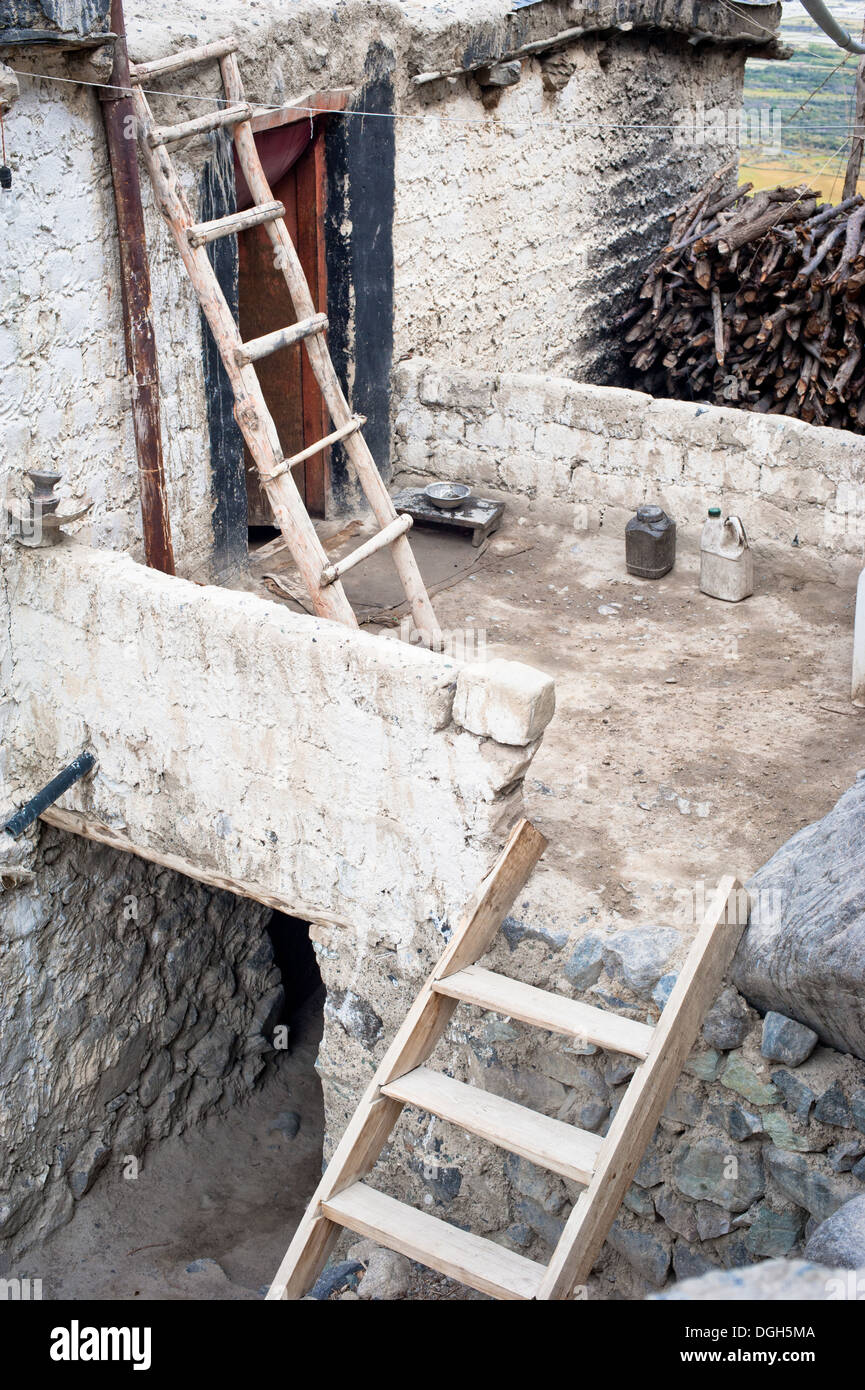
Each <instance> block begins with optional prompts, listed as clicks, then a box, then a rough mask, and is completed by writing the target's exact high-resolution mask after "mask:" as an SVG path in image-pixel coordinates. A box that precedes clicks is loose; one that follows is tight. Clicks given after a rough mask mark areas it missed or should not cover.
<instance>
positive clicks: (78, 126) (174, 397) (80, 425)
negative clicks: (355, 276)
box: [0, 76, 212, 572]
mask: <svg viewBox="0 0 865 1390" xmlns="http://www.w3.org/2000/svg"><path fill="white" fill-rule="evenodd" d="M20 84H21V96H20V98H19V99H18V101H17V102H16V103H15V105H14V106H13V107H12V109H11V111H10V112H9V113H8V114H7V116H6V118H5V125H6V141H7V147H8V150H9V162H10V165H11V167H12V170H13V185H12V189H11V190H10V192H9V195H8V196H6V197H4V200H3V203H2V207H0V220H2V221H0V225H2V230H3V245H4V266H5V269H4V274H3V291H2V298H0V372H2V389H0V423H2V429H0V492H2V491H3V490H4V488H5V490H6V491H8V493H10V494H11V495H13V496H19V497H20V496H23V495H24V493H25V490H26V489H25V482H24V474H25V472H26V470H27V469H29V468H41V469H49V470H56V471H57V472H60V473H62V475H63V481H62V483H61V484H60V485H59V486H58V489H57V491H58V495H59V496H61V497H62V498H64V499H71V500H74V501H75V502H79V501H81V500H82V499H84V498H90V499H92V501H93V509H92V511H91V513H90V514H89V515H88V516H87V517H85V518H84V519H83V520H82V521H81V522H79V523H78V524H77V527H76V528H75V529H76V530H77V532H78V534H79V535H80V536H81V537H82V538H84V539H87V540H88V541H89V542H90V543H92V544H94V545H97V546H100V547H106V548H111V549H115V550H126V551H129V552H131V553H133V554H135V555H137V556H139V555H141V554H143V551H142V544H141V514H140V505H139V492H138V471H137V465H136V459H135V441H134V437H133V432H132V415H131V411H130V405H129V400H130V395H129V386H128V380H127V375H126V359H125V352H124V344H123V319H122V308H121V294H120V278H119V262H118V256H117V224H116V217H115V210H114V195H113V192H112V186H111V177H110V171H109V168H108V155H107V151H106V147H105V136H104V132H103V127H102V118H101V115H100V112H99V103H98V101H97V98H96V96H95V94H94V92H93V90H92V89H90V88H86V87H76V86H74V85H64V84H60V83H57V82H47V81H45V82H42V81H37V80H34V79H32V78H30V77H24V76H22V77H21V79H20ZM146 192H147V190H145V193H146ZM146 201H147V203H148V218H147V222H148V227H147V230H148V243H149V247H150V256H151V267H152V285H153V303H154V311H155V321H156V334H157V346H158V350H159V367H160V378H161V386H162V435H163V445H164V451H165V469H166V477H167V483H168V502H169V508H170V513H171V524H172V531H173V534H174V542H175V553H176V556H177V560H178V566H179V568H181V569H182V570H184V571H186V572H189V571H190V570H193V569H195V568H196V567H197V566H198V565H199V564H201V563H202V562H203V561H204V560H206V558H207V555H208V551H209V547H210V545H211V543H212V534H211V526H210V512H211V507H212V503H211V499H210V444H209V438H208V432H207V423H206V410H205V401H204V387H203V379H202V367H201V334H200V328H199V319H198V306H197V304H196V302H195V299H194V297H193V296H192V294H191V292H190V290H189V288H188V286H187V285H186V284H185V282H184V280H183V278H182V275H181V271H180V267H179V263H178V260H177V257H176V255H174V254H173V253H171V252H170V251H169V248H168V243H167V240H166V237H165V233H164V231H163V229H162V226H161V218H160V217H159V216H158V215H157V214H156V213H155V211H154V210H153V208H152V206H151V203H152V200H151V199H150V198H147V200H146ZM68 509H69V510H72V508H71V507H69V508H68Z"/></svg>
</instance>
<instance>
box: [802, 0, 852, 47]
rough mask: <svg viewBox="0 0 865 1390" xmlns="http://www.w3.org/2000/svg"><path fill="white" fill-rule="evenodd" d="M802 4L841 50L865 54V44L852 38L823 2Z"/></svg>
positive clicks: (807, 1)
mask: <svg viewBox="0 0 865 1390" xmlns="http://www.w3.org/2000/svg"><path fill="white" fill-rule="evenodd" d="M802 4H803V6H804V8H805V9H806V10H807V11H808V13H809V15H810V16H811V18H812V19H813V20H814V23H815V24H819V25H820V28H821V29H822V30H823V33H824V34H828V35H829V38H830V39H832V40H833V42H834V43H837V45H838V47H839V48H846V49H847V51H848V53H865V44H862V43H859V41H858V40H857V39H854V38H852V37H851V35H850V33H849V31H848V30H847V29H845V28H844V26H843V25H842V24H839V23H838V21H837V19H833V17H832V15H831V13H830V12H829V10H828V9H827V8H826V6H825V5H824V4H823V0H802Z"/></svg>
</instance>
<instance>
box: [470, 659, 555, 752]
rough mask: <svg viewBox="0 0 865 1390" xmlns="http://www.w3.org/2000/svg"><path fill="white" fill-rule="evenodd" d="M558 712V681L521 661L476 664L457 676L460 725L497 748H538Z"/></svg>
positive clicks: (501, 660) (496, 661)
mask: <svg viewBox="0 0 865 1390" xmlns="http://www.w3.org/2000/svg"><path fill="white" fill-rule="evenodd" d="M555 708H556V687H555V682H554V681H553V678H552V676H547V675H545V674H544V672H543V671H538V670H536V669H535V668H534V667H533V666H526V665H525V664H524V663H523V662H521V661H505V660H503V659H502V658H496V660H494V661H487V662H483V663H481V662H473V663H472V664H471V665H470V666H464V667H463V669H462V671H460V673H459V676H458V677H457V691H456V697H455V699H454V710H453V717H454V723H456V724H461V725H462V727H463V728H464V729H468V730H469V732H470V733H473V734H480V735H482V736H484V737H486V738H493V739H495V740H496V742H497V743H511V744H517V745H519V746H523V745H525V744H527V743H532V742H533V741H534V740H535V739H536V738H540V736H541V734H542V733H543V731H544V729H545V728H546V727H547V725H548V724H549V722H550V720H551V719H552V717H553V714H554V712H555Z"/></svg>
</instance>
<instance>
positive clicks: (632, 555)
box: [625, 507, 676, 579]
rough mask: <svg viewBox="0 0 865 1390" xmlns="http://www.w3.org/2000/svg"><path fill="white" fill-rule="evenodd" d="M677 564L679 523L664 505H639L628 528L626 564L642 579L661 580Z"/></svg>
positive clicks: (631, 571)
mask: <svg viewBox="0 0 865 1390" xmlns="http://www.w3.org/2000/svg"><path fill="white" fill-rule="evenodd" d="M675 563H676V523H675V521H674V520H673V518H672V517H671V516H667V513H666V512H665V511H664V510H663V508H662V507H638V508H637V515H636V516H632V517H631V520H630V521H629V522H628V524H627V526H626V527H625V564H626V566H627V569H628V574H635V575H637V577H638V578H639V579H660V578H661V576H662V575H663V574H669V572H670V570H671V569H672V568H673V565H674V564H675Z"/></svg>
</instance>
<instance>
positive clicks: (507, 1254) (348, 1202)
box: [321, 1182, 545, 1299]
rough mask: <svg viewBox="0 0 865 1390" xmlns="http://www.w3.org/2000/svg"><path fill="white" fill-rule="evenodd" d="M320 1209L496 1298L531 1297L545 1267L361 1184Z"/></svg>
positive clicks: (372, 1238)
mask: <svg viewBox="0 0 865 1390" xmlns="http://www.w3.org/2000/svg"><path fill="white" fill-rule="evenodd" d="M321 1209H322V1211H323V1212H324V1214H325V1216H327V1217H329V1218H330V1220H331V1221H336V1222H337V1223H338V1224H339V1225H340V1226H347V1227H348V1229H349V1230H350V1231H356V1232H357V1234H358V1235H360V1236H366V1237H367V1238H368V1239H370V1240H374V1241H376V1242H377V1243H379V1244H381V1245H386V1246H387V1247H388V1249H390V1250H398V1251H399V1252H400V1254H402V1255H407V1256H408V1258H409V1259H410V1260H418V1261H419V1262H420V1263H421V1264H424V1265H427V1266H428V1267H429V1268H430V1269H437V1270H439V1272H440V1273H441V1274H447V1275H448V1276H449V1278H451V1279H458V1280H459V1282H460V1283H461V1284H468V1286H469V1288H472V1289H479V1290H480V1292H481V1293H488V1294H492V1296H493V1297H494V1298H506V1299H532V1298H534V1297H535V1295H536V1293H537V1291H538V1289H539V1287H540V1284H541V1280H542V1279H543V1277H544V1273H545V1270H544V1267H543V1265H539V1264H537V1263H536V1262H535V1261H534V1260H527V1259H526V1257H525V1255H517V1254H516V1253H515V1251H513V1250H507V1249H505V1247H504V1246H503V1245H496V1244H495V1243H494V1242H493V1241H491V1240H484V1239H483V1238H482V1237H481V1236H473V1235H471V1234H470V1233H469V1232H468V1231H461V1230H460V1229H459V1227H458V1226H451V1225H449V1224H448V1222H447V1221H439V1219H438V1218H437V1217H435V1216H427V1214H426V1213H425V1212H422V1211H416V1210H415V1208H414V1207H409V1206H407V1205H406V1204H405V1202H398V1201H396V1199H395V1198H393V1197H386V1196H385V1195H384V1193H382V1192H376V1190H375V1188H373V1187H367V1186H366V1184H365V1183H362V1182H356V1183H352V1185H351V1187H347V1188H346V1189H345V1190H344V1191H343V1192H339V1193H337V1195H336V1196H335V1197H329V1198H328V1199H327V1200H326V1201H324V1202H322V1204H321Z"/></svg>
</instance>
